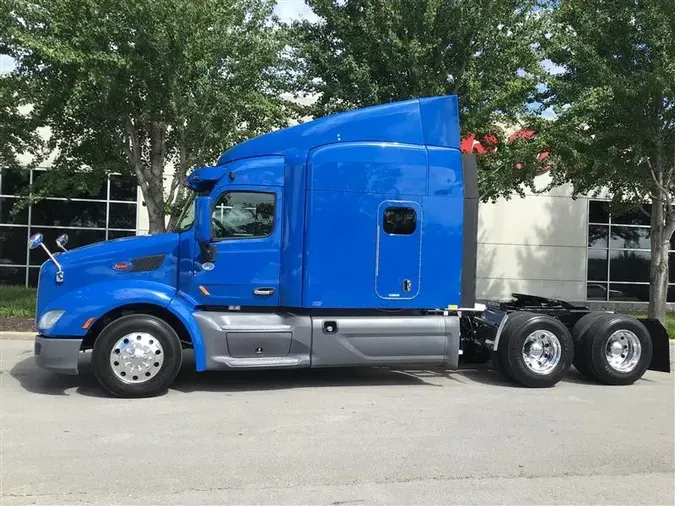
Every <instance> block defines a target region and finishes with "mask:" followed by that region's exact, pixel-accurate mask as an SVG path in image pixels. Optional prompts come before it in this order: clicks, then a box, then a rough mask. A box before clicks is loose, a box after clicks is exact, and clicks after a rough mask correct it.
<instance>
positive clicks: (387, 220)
mask: <svg viewBox="0 0 675 506" xmlns="http://www.w3.org/2000/svg"><path fill="white" fill-rule="evenodd" d="M378 214H379V216H378V225H377V245H376V257H377V258H376V264H375V291H376V293H377V295H378V296H379V297H380V298H382V299H399V300H405V299H413V298H415V297H416V296H417V294H418V293H419V289H420V277H421V268H420V267H421V265H420V261H421V246H422V230H421V229H422V207H421V206H420V205H419V204H418V203H417V202H414V201H403V200H387V201H384V202H382V204H380V207H379V210H378Z"/></svg>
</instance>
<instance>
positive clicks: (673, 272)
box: [668, 253, 675, 283]
mask: <svg viewBox="0 0 675 506" xmlns="http://www.w3.org/2000/svg"><path fill="white" fill-rule="evenodd" d="M668 271H669V273H668V282H669V283H675V253H670V254H669V255H668Z"/></svg>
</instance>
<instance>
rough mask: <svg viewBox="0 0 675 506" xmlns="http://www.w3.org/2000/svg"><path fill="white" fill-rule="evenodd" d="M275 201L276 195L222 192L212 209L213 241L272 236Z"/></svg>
mask: <svg viewBox="0 0 675 506" xmlns="http://www.w3.org/2000/svg"><path fill="white" fill-rule="evenodd" d="M274 201H275V195H274V193H258V192H227V193H223V194H222V195H221V196H220V197H219V198H218V201H217V202H216V205H215V206H214V207H213V214H212V216H213V220H214V223H213V238H214V239H230V238H242V239H243V238H249V239H250V238H255V237H267V236H269V235H270V234H271V233H272V231H273V230H274ZM216 222H217V223H216Z"/></svg>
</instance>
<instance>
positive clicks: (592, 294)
mask: <svg viewBox="0 0 675 506" xmlns="http://www.w3.org/2000/svg"><path fill="white" fill-rule="evenodd" d="M586 299H587V300H607V283H588V284H587V285H586Z"/></svg>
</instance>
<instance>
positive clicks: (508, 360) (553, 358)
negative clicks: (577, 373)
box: [497, 313, 574, 388]
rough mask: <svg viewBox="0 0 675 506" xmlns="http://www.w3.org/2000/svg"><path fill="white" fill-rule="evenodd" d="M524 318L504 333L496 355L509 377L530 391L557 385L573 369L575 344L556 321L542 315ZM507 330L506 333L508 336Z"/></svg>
mask: <svg viewBox="0 0 675 506" xmlns="http://www.w3.org/2000/svg"><path fill="white" fill-rule="evenodd" d="M524 314H526V315H527V316H525V317H522V320H521V319H519V321H516V322H514V323H515V324H516V325H513V326H512V327H511V326H510V327H509V329H504V332H503V333H502V337H503V338H506V339H505V342H504V341H500V343H499V346H498V351H497V353H498V355H499V358H500V361H501V363H502V365H503V366H504V368H505V370H506V372H507V373H508V375H509V377H510V378H511V379H513V380H514V381H515V382H517V383H519V384H521V385H523V386H527V387H533V388H547V387H551V386H553V385H555V384H556V383H558V382H559V381H560V380H561V379H562V377H563V376H564V375H565V374H566V373H567V371H568V370H569V368H570V367H571V365H572V359H573V356H574V342H573V340H572V336H571V334H570V332H569V330H567V328H566V327H565V326H564V325H563V324H562V323H561V322H560V321H558V320H557V319H555V318H553V317H551V316H548V315H541V314H533V313H524ZM507 330H508V332H507Z"/></svg>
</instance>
